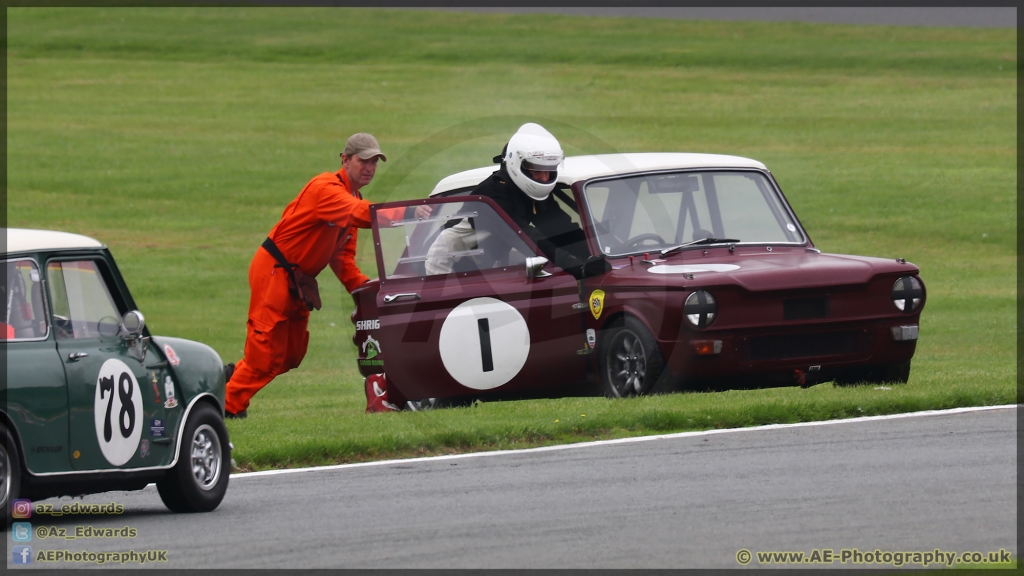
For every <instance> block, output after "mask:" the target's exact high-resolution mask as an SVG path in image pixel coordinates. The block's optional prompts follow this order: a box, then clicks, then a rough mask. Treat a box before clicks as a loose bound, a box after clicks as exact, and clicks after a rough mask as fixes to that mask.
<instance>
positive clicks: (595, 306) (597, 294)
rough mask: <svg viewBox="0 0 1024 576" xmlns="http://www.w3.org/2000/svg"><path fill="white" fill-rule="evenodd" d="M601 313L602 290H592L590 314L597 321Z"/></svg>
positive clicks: (602, 306) (602, 305) (602, 303)
mask: <svg viewBox="0 0 1024 576" xmlns="http://www.w3.org/2000/svg"><path fill="white" fill-rule="evenodd" d="M601 312H604V290H594V291H593V292H591V293H590V313H591V314H593V315H594V320H598V319H600V318H601Z"/></svg>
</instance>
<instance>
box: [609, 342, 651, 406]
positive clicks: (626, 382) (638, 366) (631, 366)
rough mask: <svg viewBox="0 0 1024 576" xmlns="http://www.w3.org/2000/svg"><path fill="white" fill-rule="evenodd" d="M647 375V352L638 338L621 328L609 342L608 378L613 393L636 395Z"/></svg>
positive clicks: (641, 388)
mask: <svg viewBox="0 0 1024 576" xmlns="http://www.w3.org/2000/svg"><path fill="white" fill-rule="evenodd" d="M646 377H647V353H646V351H645V350H644V346H643V344H642V343H641V342H640V338H639V337H637V335H636V334H634V333H633V332H630V331H629V330H623V331H622V332H620V333H619V334H618V336H616V338H615V339H614V341H612V343H611V347H610V350H609V355H608V380H609V381H610V382H611V384H612V388H613V389H614V391H615V393H616V394H617V395H618V396H620V397H622V396H638V395H639V394H640V393H641V391H642V390H643V389H644V379H645V378H646Z"/></svg>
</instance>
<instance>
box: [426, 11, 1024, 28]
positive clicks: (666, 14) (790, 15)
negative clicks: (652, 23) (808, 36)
mask: <svg viewBox="0 0 1024 576" xmlns="http://www.w3.org/2000/svg"><path fill="white" fill-rule="evenodd" d="M425 9H426V10H451V11H456V12H488V13H496V14H528V13H547V14H564V15H570V16H612V17H630V18H667V19H674V20H747V21H761V22H823V23H833V24H875V25H891V26H967V27H976V28H1016V27H1017V8H1015V7H1005V8H966V7H955V8H890V7H882V8H831V7H828V8H826V7H815V8H707V7H673V8H650V7H624V6H616V7H607V8H469V7H467V8H425Z"/></svg>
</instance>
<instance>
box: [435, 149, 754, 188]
mask: <svg viewBox="0 0 1024 576" xmlns="http://www.w3.org/2000/svg"><path fill="white" fill-rule="evenodd" d="M498 168H499V166H498V165H496V164H493V165H491V166H485V167H483V168H474V169H473V170H466V171H465V172H459V173H458V174H452V175H451V176H448V177H446V178H444V179H442V180H441V181H440V182H438V183H437V186H434V190H433V191H432V192H431V193H430V195H431V196H434V195H437V194H441V193H443V192H448V191H450V190H457V189H459V188H465V187H467V186H476V185H477V184H479V183H480V182H482V181H483V180H484V179H485V178H487V177H488V176H490V175H491V174H493V173H494V171H495V170H497V169H498ZM693 168H758V169H761V170H766V169H767V168H765V165H764V164H762V163H760V162H758V161H757V160H751V159H750V158H741V157H739V156H726V155H723V154H693V153H687V152H648V153H632V154H597V155H592V156H567V157H566V158H565V162H564V163H563V164H562V166H561V167H560V168H559V169H558V181H559V182H561V183H563V184H572V183H574V182H579V181H580V180H589V179H591V178H597V177H600V176H612V175H615V174H630V173H635V172H651V171H656V170H674V169H693Z"/></svg>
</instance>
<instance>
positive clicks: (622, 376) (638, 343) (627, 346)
mask: <svg viewBox="0 0 1024 576" xmlns="http://www.w3.org/2000/svg"><path fill="white" fill-rule="evenodd" d="M600 362H601V385H602V388H603V390H604V394H605V396H607V397H609V398H625V397H627V396H643V395H646V394H649V393H650V392H651V389H652V388H654V384H655V383H656V382H657V381H658V377H660V376H661V373H662V372H663V371H664V370H665V360H664V359H663V358H662V356H661V350H659V349H658V342H657V340H655V339H654V336H652V335H651V333H650V331H649V330H647V327H646V326H644V324H643V322H641V321H640V320H638V319H637V318H634V317H633V316H626V318H625V320H623V321H620V322H618V323H617V324H616V325H613V326H612V327H611V328H609V329H608V333H607V335H606V336H605V338H604V345H603V346H602V348H601V356H600Z"/></svg>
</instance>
